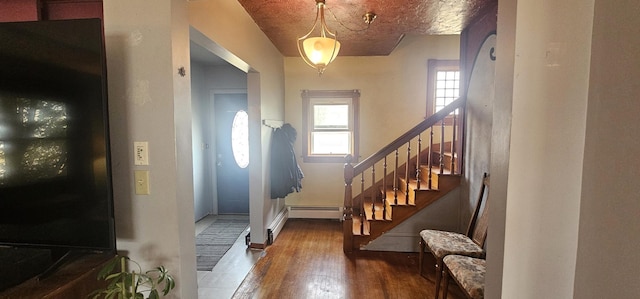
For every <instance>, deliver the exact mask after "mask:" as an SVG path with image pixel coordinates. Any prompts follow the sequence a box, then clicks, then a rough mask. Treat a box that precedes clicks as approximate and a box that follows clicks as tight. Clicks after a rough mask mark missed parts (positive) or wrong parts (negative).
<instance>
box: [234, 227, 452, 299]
mask: <svg viewBox="0 0 640 299" xmlns="http://www.w3.org/2000/svg"><path fill="white" fill-rule="evenodd" d="M427 256H428V254H427ZM417 262H418V253H398V252H371V251H361V252H358V253H354V254H353V255H351V256H347V255H345V254H344V253H343V252H342V224H341V223H340V222H338V221H334V220H309V219H289V220H288V221H287V223H286V225H285V227H284V228H283V230H282V231H281V232H280V235H279V236H278V238H277V239H276V241H275V242H274V244H273V245H271V246H269V247H267V249H266V254H265V256H264V257H262V258H261V259H260V260H259V261H258V262H257V263H256V265H255V266H254V268H253V269H252V270H251V272H249V274H248V275H247V277H246V278H245V279H244V281H243V282H242V284H241V285H240V287H238V289H237V290H236V293H235V294H234V296H233V298H237V299H240V298H309V299H313V298H318V299H319V298H322V299H325V298H327V299H328V298H347V299H349V298H376V299H377V298H398V299H400V298H402V299H407V298H433V296H434V284H433V282H432V280H429V279H426V278H424V277H422V276H420V275H419V274H418V264H417ZM427 262H428V263H429V265H426V264H425V267H426V268H425V269H431V264H432V263H433V260H432V259H431V260H428V261H427ZM449 288H450V293H449V298H453V299H462V298H463V297H462V295H461V294H460V291H459V290H457V289H456V288H457V286H455V284H454V283H452V284H451V286H450V287H449Z"/></svg>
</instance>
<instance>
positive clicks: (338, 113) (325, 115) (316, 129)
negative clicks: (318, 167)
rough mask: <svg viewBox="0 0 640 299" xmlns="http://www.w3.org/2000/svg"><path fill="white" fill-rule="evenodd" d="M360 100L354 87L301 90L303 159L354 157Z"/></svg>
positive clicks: (337, 160)
mask: <svg viewBox="0 0 640 299" xmlns="http://www.w3.org/2000/svg"><path fill="white" fill-rule="evenodd" d="M359 100H360V92H359V91H357V90H346V91H342V90H304V91H302V103H303V104H302V110H303V111H302V113H303V114H302V115H303V120H302V123H303V126H304V127H303V130H302V133H303V134H304V136H303V139H302V140H303V142H302V146H303V149H302V151H303V161H304V162H333V163H344V162H345V156H346V155H352V156H353V157H354V161H355V160H357V158H358V102H359Z"/></svg>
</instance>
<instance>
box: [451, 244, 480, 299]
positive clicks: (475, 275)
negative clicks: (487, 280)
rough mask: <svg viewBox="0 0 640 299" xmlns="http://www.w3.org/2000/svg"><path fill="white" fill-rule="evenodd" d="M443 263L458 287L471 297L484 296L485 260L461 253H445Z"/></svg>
mask: <svg viewBox="0 0 640 299" xmlns="http://www.w3.org/2000/svg"><path fill="white" fill-rule="evenodd" d="M444 264H445V267H447V269H449V273H451V276H453V277H454V278H455V279H456V281H458V284H459V285H460V287H462V288H463V289H464V290H465V291H466V292H467V293H468V294H469V296H471V298H473V299H482V298H484V275H485V272H486V265H487V262H486V261H485V260H483V259H478V258H472V257H468V256H462V255H447V256H445V257H444Z"/></svg>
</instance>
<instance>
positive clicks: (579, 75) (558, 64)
mask: <svg viewBox="0 0 640 299" xmlns="http://www.w3.org/2000/svg"><path fill="white" fill-rule="evenodd" d="M503 5H504V6H505V8H506V9H505V8H502V6H503ZM514 5H515V6H514ZM500 6H501V8H499V9H500V10H499V21H498V38H499V39H500V38H501V37H500V34H501V32H502V31H501V30H502V29H503V28H504V29H506V30H505V31H506V32H507V35H506V36H505V37H506V38H509V37H512V36H513V35H510V30H509V28H510V27H514V28H515V36H514V37H515V41H504V40H503V41H502V42H499V43H498V49H497V53H499V54H498V57H499V58H498V59H501V57H502V56H501V55H505V58H506V60H507V61H508V60H510V59H511V58H512V57H515V58H514V64H513V71H512V73H511V74H509V70H508V69H507V68H508V66H505V65H502V66H499V67H498V69H499V70H498V71H499V76H497V78H496V82H501V80H505V82H507V83H508V82H510V81H511V80H513V85H512V88H513V93H512V95H511V96H512V99H513V101H512V107H511V108H512V111H511V117H512V118H511V140H510V145H509V146H507V148H510V156H509V160H508V164H506V165H508V186H507V190H506V203H505V204H506V206H499V207H497V208H495V209H493V210H498V211H499V210H501V209H504V211H505V214H506V217H505V220H504V221H505V222H504V227H503V229H504V230H503V231H504V234H505V237H504V260H503V263H504V265H503V269H502V270H503V273H501V279H500V280H501V282H500V283H496V280H497V279H496V276H494V275H498V272H499V271H493V272H492V270H495V268H493V269H491V268H490V269H489V273H488V274H487V275H488V278H487V281H488V282H489V283H490V284H488V285H487V288H488V289H487V294H491V295H492V296H496V298H497V296H498V295H501V297H502V298H572V297H573V296H574V293H573V283H574V279H575V266H576V250H577V245H578V224H579V219H580V217H579V209H580V199H581V186H582V173H583V152H584V143H585V131H586V113H587V95H588V90H589V86H588V85H589V62H590V51H589V49H590V45H591V25H592V16H593V1H577V0H575V1H574V0H571V1H561V2H558V1H546V0H545V1H519V2H517V3H516V2H515V1H509V0H502V1H500ZM507 9H508V10H507ZM504 12H507V13H515V14H516V15H517V17H516V18H511V16H509V15H506V16H501V13H504ZM510 42H515V43H514V45H515V48H513V52H509V51H510V50H511V49H512V48H511V47H510ZM501 46H502V47H501ZM500 53H502V54H500ZM509 76H510V77H509ZM498 84H504V83H498ZM509 88H510V87H509V86H505V85H501V86H500V87H499V88H498V89H499V91H498V95H499V96H505V97H507V98H509V97H510V95H508V94H506V93H505V92H506V91H508V89H509ZM498 102H500V103H502V100H498ZM507 105H508V103H507ZM494 113H496V112H495V111H494ZM507 113H508V111H504V110H501V111H500V114H499V115H497V116H496V117H494V119H496V118H502V119H501V120H500V121H499V122H501V123H508V121H506V122H505V121H504V119H505V118H508V115H507ZM494 125H495V124H494ZM499 134H502V132H499ZM502 136H503V135H501V136H498V137H497V138H496V139H495V140H494V141H495V142H498V143H499V142H501V141H504V139H502ZM498 138H500V139H502V140H499V139H498ZM498 148H499V149H502V148H505V146H504V145H502V146H499V147H498ZM494 150H496V149H494ZM501 158H502V157H501ZM492 162H493V161H492ZM496 163H498V164H499V165H501V166H502V167H504V166H505V163H504V161H497V162H496ZM492 168H493V167H492ZM503 171H504V168H500V169H498V173H500V174H501V175H502V174H504V172H503ZM499 179H500V181H499V182H498V184H499V185H502V184H503V183H504V182H505V181H504V180H505V179H507V178H505V177H503V176H500V177H499ZM495 181H496V180H495V177H494V178H493V179H492V183H493V182H495ZM499 187H501V186H499ZM499 191H500V190H499ZM500 193H501V192H499V194H498V196H501V195H502V194H500ZM491 202H492V203H493V202H501V201H500V200H498V201H493V199H492V201H491ZM501 203H504V201H502V202H501ZM495 214H496V215H498V216H497V219H498V221H500V220H501V219H500V218H501V216H502V215H505V214H502V215H499V214H498V213H495ZM491 215H492V217H493V215H494V213H492V214H491ZM492 219H493V218H492ZM496 225H497V226H498V227H497V229H496V231H497V232H498V233H500V232H501V229H500V228H501V227H500V223H497V224H495V223H494V224H492V227H490V231H491V232H493V230H492V229H493V228H494V227H496ZM489 235H490V237H489V244H488V250H489V252H490V254H489V257H488V258H489V260H488V261H489V264H490V265H491V264H492V261H495V258H500V257H499V256H496V254H492V253H491V251H492V249H496V250H498V251H499V250H500V248H498V247H497V246H495V245H498V246H499V245H500V240H497V239H496V238H493V239H492V237H491V233H490V234H489ZM492 258H493V259H492ZM499 284H501V291H497V290H496V289H493V288H494V287H496V286H498V285H499Z"/></svg>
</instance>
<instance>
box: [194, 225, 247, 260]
mask: <svg viewBox="0 0 640 299" xmlns="http://www.w3.org/2000/svg"><path fill="white" fill-rule="evenodd" d="M248 225H249V219H216V220H215V221H214V222H213V223H212V224H211V225H210V226H209V227H207V228H205V229H204V231H202V232H201V233H200V234H198V235H197V236H196V260H197V266H198V270H199V271H211V269H213V267H214V266H215V265H216V264H217V263H218V261H220V259H221V258H222V256H223V255H224V254H225V253H226V252H227V251H228V250H229V248H231V246H232V245H233V243H235V242H236V240H237V239H238V237H239V236H240V234H241V233H242V232H243V231H244V230H245V229H246V228H247V226H248Z"/></svg>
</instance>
